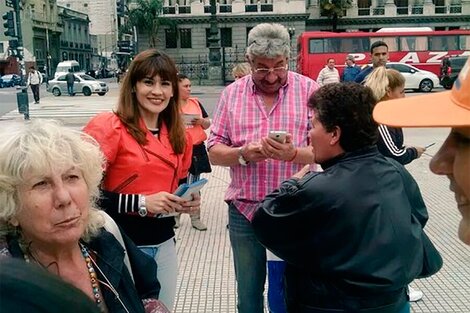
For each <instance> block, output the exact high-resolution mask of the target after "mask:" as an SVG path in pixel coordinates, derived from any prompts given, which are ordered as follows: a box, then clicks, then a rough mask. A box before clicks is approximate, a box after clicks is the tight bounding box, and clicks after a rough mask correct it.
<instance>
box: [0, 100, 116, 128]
mask: <svg viewBox="0 0 470 313" xmlns="http://www.w3.org/2000/svg"><path fill="white" fill-rule="evenodd" d="M116 102H117V94H116V93H111V94H107V95H106V96H102V97H100V96H97V95H96V96H95V95H92V96H90V97H85V96H75V97H67V96H65V97H44V98H41V101H40V104H35V103H34V102H30V103H29V116H30V118H31V119H34V118H43V119H56V120H61V121H62V122H63V123H64V124H74V125H80V124H82V125H84V124H85V123H86V122H87V121H88V120H89V119H90V118H91V117H93V116H95V115H96V114H98V113H101V112H108V111H111V110H113V108H114V106H115V104H116ZM2 119H8V120H10V119H23V114H20V113H18V110H17V109H15V110H12V111H10V112H8V113H7V114H5V115H4V116H3V117H2Z"/></svg>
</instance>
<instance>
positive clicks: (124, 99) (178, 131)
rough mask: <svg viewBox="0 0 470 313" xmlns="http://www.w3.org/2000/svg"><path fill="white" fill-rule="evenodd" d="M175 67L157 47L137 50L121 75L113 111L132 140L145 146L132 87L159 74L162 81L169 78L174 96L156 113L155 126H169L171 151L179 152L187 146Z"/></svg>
mask: <svg viewBox="0 0 470 313" xmlns="http://www.w3.org/2000/svg"><path fill="white" fill-rule="evenodd" d="M177 73H178V71H177V69H176V66H175V63H174V62H173V60H172V59H171V58H170V57H169V56H167V55H166V54H165V53H163V52H160V51H158V50H157V49H148V50H145V51H143V52H141V53H139V54H138V55H137V56H136V57H135V58H134V60H133V61H132V63H131V65H130V66H129V69H128V72H127V74H126V76H125V77H124V80H123V82H122V85H121V91H120V94H119V103H118V107H117V111H116V114H117V115H118V116H119V119H120V120H121V122H122V123H123V124H124V125H126V128H127V129H128V131H129V133H130V134H131V135H132V137H134V138H135V140H136V141H137V142H138V143H139V144H141V145H146V144H147V139H146V138H145V134H146V130H145V129H142V128H141V127H140V125H139V120H140V117H141V116H140V112H139V103H138V101H137V97H136V95H135V92H134V90H135V86H136V84H137V82H138V81H140V80H142V79H144V78H145V77H154V76H155V75H158V76H160V78H161V79H162V80H168V81H170V82H171V85H172V87H173V97H171V99H170V102H169V103H168V106H167V107H166V108H165V110H163V111H162V112H161V113H160V114H159V115H158V121H157V127H158V128H161V126H162V123H165V125H166V126H167V128H168V133H169V137H170V143H171V146H172V147H173V151H174V152H175V153H177V154H181V153H183V151H184V147H185V145H186V134H185V130H184V126H183V122H182V120H181V118H180V113H179V109H178V105H177V102H176V100H177V99H178V78H177Z"/></svg>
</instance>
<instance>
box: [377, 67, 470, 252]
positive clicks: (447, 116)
mask: <svg viewBox="0 0 470 313" xmlns="http://www.w3.org/2000/svg"><path fill="white" fill-rule="evenodd" d="M374 119H375V120H376V121H377V122H378V123H380V124H385V125H390V126H394V127H451V128H452V129H451V131H450V134H449V136H448V137H447V139H446V140H445V142H444V143H443V145H442V147H441V148H440V150H439V151H438V152H437V153H436V155H435V156H434V157H433V158H432V160H431V163H430V168H431V170H432V171H433V172H434V173H435V174H437V175H446V176H447V177H448V178H449V180H450V190H451V191H453V192H454V193H455V200H456V202H457V207H458V210H459V211H460V213H461V214H462V219H461V221H460V225H459V231H458V235H459V238H460V240H462V241H463V242H464V243H466V244H467V245H470V175H469V174H470V59H469V60H467V63H466V64H465V66H464V67H463V68H462V71H461V72H460V75H459V77H458V78H457V80H456V81H455V83H454V87H453V89H452V90H451V91H446V92H440V93H438V94H432V95H426V96H418V97H412V98H402V99H396V100H389V101H386V102H380V103H378V104H377V106H376V107H375V109H374Z"/></svg>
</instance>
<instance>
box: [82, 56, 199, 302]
mask: <svg viewBox="0 0 470 313" xmlns="http://www.w3.org/2000/svg"><path fill="white" fill-rule="evenodd" d="M175 99H178V79H177V70H176V67H175V64H174V62H173V61H172V60H171V59H170V58H169V57H168V56H167V55H165V54H163V53H161V52H159V51H157V50H156V49H150V50H146V51H143V52H141V53H140V54H139V55H137V56H136V57H135V59H134V60H133V62H132V63H131V65H130V66H129V70H128V73H127V75H126V76H125V78H124V80H123V81H122V85H121V91H120V95H119V102H118V107H117V110H116V112H112V113H111V112H109V113H101V114H98V115H97V116H96V117H94V118H93V119H92V120H91V121H90V122H89V123H88V124H87V125H86V126H85V129H84V130H85V132H87V133H88V134H90V135H91V136H93V137H94V138H95V139H96V140H97V141H98V142H99V144H100V146H101V149H102V150H103V152H104V154H105V157H106V159H107V167H106V169H105V178H104V181H103V195H104V197H103V200H102V201H101V206H102V207H103V208H104V209H105V210H106V211H107V212H108V213H109V214H110V215H111V216H112V217H113V218H114V219H115V221H116V222H117V223H118V225H119V226H120V227H121V228H122V229H123V230H124V231H125V233H126V234H127V235H129V237H131V239H132V240H133V241H134V242H135V243H136V244H137V245H138V246H139V248H141V250H142V251H144V252H146V253H147V254H149V255H151V256H152V257H153V258H154V259H155V261H156V262H157V265H158V272H157V277H158V280H159V282H160V284H161V291H160V297H159V298H160V300H161V301H162V302H163V303H164V304H165V305H166V306H167V307H168V308H169V309H170V310H172V309H173V304H174V298H175V295H176V276H177V260H176V248H175V240H174V235H175V234H174V231H173V225H174V218H173V216H174V214H175V213H176V212H180V213H192V212H195V211H198V210H199V206H200V197H199V195H193V199H192V200H191V201H185V200H183V199H181V198H180V197H177V196H175V195H173V194H172V193H173V192H174V191H175V189H176V188H177V186H178V181H179V180H180V179H182V178H185V177H186V176H187V173H188V169H189V166H190V164H191V154H192V141H191V137H190V136H189V135H187V134H186V133H185V129H184V126H183V123H182V121H181V118H180V115H179V109H178V106H177V104H176V101H175Z"/></svg>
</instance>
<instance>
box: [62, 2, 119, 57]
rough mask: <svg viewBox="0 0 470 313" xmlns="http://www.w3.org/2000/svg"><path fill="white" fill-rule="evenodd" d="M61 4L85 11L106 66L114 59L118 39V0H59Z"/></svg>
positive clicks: (99, 53)
mask: <svg viewBox="0 0 470 313" xmlns="http://www.w3.org/2000/svg"><path fill="white" fill-rule="evenodd" d="M57 3H59V4H60V5H61V6H63V7H66V8H69V9H72V10H75V11H78V12H83V13H85V14H86V15H88V18H89V19H90V34H91V35H94V36H96V44H97V46H96V48H97V51H98V55H99V56H100V57H101V59H102V62H101V63H102V64H101V65H100V66H103V65H104V66H106V65H107V64H109V63H110V62H111V60H112V59H114V53H115V52H116V50H117V41H118V26H119V25H118V17H117V12H116V0H57Z"/></svg>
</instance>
